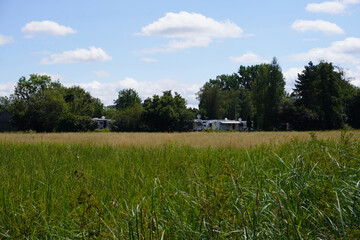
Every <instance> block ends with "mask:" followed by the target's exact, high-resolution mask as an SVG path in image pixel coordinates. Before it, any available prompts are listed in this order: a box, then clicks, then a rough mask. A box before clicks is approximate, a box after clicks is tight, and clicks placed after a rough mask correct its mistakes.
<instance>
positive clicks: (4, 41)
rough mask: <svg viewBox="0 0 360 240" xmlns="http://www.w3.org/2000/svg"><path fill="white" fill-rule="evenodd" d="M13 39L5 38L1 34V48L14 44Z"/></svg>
mask: <svg viewBox="0 0 360 240" xmlns="http://www.w3.org/2000/svg"><path fill="white" fill-rule="evenodd" d="M13 41H14V40H13V38H12V37H8V36H4V35H1V34H0V46H1V45H5V44H8V43H11V42H13Z"/></svg>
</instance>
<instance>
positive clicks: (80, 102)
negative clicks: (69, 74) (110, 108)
mask: <svg viewBox="0 0 360 240" xmlns="http://www.w3.org/2000/svg"><path fill="white" fill-rule="evenodd" d="M63 91H64V99H65V101H66V103H67V105H68V111H69V112H70V113H73V114H76V115H79V116H88V117H101V116H102V110H103V107H104V106H103V104H102V103H101V102H100V99H98V98H93V97H92V96H91V95H90V93H89V92H86V91H85V90H84V89H82V88H81V87H79V86H73V87H70V88H65V89H64V90H63Z"/></svg>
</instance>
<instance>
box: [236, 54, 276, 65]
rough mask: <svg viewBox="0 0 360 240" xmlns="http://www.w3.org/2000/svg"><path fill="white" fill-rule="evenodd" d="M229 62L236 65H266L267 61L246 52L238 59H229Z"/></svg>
mask: <svg viewBox="0 0 360 240" xmlns="http://www.w3.org/2000/svg"><path fill="white" fill-rule="evenodd" d="M230 60H231V61H233V62H237V63H244V64H252V63H268V62H270V61H269V60H266V59H262V58H261V57H259V56H258V55H256V54H255V53H253V52H247V53H245V54H244V55H242V56H239V57H230Z"/></svg>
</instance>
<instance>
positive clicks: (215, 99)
mask: <svg viewBox="0 0 360 240" xmlns="http://www.w3.org/2000/svg"><path fill="white" fill-rule="evenodd" d="M223 98H224V95H223V92H222V91H221V89H220V87H219V86H218V85H214V84H212V83H209V82H207V83H205V84H204V86H203V87H202V88H201V89H200V91H199V92H198V93H197V99H198V100H199V109H200V110H202V111H203V112H204V113H205V116H203V117H204V118H205V119H221V118H223V116H224V113H225V110H224V104H225V103H224V101H223Z"/></svg>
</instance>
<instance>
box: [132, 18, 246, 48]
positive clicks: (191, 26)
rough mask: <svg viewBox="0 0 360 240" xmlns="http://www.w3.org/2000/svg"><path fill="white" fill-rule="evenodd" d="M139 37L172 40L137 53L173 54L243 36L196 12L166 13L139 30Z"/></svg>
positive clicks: (229, 25) (229, 24) (235, 28)
mask: <svg viewBox="0 0 360 240" xmlns="http://www.w3.org/2000/svg"><path fill="white" fill-rule="evenodd" d="M139 35H143V36H160V37H165V38H169V39H173V40H172V41H170V42H169V43H168V44H167V45H166V46H162V47H156V48H151V49H144V50H143V51H141V53H157V52H174V51H178V50H183V49H187V48H191V47H207V46H208V45H209V44H210V43H211V42H212V40H213V39H217V38H239V37H243V30H242V29H241V28H240V27H239V26H237V25H236V24H235V23H233V22H230V21H229V20H227V21H223V22H219V21H216V20H214V19H212V18H209V17H206V16H204V15H201V14H198V13H188V12H179V13H171V12H170V13H167V14H166V15H165V17H162V18H160V19H158V20H157V21H155V22H153V23H151V24H149V25H147V26H145V27H143V28H142V29H141V32H140V33H139Z"/></svg>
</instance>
